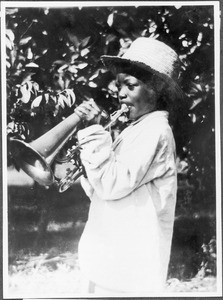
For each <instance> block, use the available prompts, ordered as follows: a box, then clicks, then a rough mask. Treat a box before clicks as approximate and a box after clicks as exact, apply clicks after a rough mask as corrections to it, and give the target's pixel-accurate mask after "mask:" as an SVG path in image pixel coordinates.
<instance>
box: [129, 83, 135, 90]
mask: <svg viewBox="0 0 223 300" xmlns="http://www.w3.org/2000/svg"><path fill="white" fill-rule="evenodd" d="M127 87H128V88H129V90H130V91H133V90H134V88H135V87H136V85H135V84H132V83H128V84H127Z"/></svg>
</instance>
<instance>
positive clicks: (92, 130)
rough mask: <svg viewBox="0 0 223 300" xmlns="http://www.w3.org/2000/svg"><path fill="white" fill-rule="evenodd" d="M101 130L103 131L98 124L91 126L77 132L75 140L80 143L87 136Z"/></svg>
mask: <svg viewBox="0 0 223 300" xmlns="http://www.w3.org/2000/svg"><path fill="white" fill-rule="evenodd" d="M101 130H104V127H103V126H102V125H99V124H95V125H91V126H89V127H86V128H84V129H81V130H79V131H78V133H77V138H78V140H79V141H80V140H82V139H83V138H85V137H86V136H89V135H91V134H94V133H96V132H98V131H101Z"/></svg>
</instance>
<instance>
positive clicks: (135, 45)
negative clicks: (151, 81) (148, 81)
mask: <svg viewBox="0 0 223 300" xmlns="http://www.w3.org/2000/svg"><path fill="white" fill-rule="evenodd" d="M101 60H102V62H103V64H104V65H105V67H107V68H108V69H110V70H111V71H113V72H115V70H116V68H117V67H122V66H127V65H131V66H136V67H137V68H139V69H143V70H145V71H147V72H150V73H152V74H156V75H157V76H159V77H161V78H162V79H163V80H164V81H166V82H167V83H168V84H169V87H170V88H171V90H172V91H173V92H174V93H176V94H177V96H180V97H182V94H183V93H182V90H181V88H180V87H179V71H180V66H181V63H180V60H179V57H178V55H177V53H176V52H175V51H174V50H173V49H172V48H171V47H169V46H168V45H166V44H165V43H163V42H161V41H158V40H156V39H154V38H148V37H139V38H137V39H136V40H135V41H133V42H132V44H131V46H130V47H129V48H128V49H127V50H126V52H125V53H124V54H123V55H122V56H109V55H103V56H101Z"/></svg>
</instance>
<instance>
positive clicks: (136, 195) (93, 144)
mask: <svg viewBox="0 0 223 300" xmlns="http://www.w3.org/2000/svg"><path fill="white" fill-rule="evenodd" d="M101 59H102V62H103V63H104V65H105V66H106V67H107V68H108V69H110V70H111V71H112V72H113V73H114V74H115V75H116V86H117V91H118V92H117V93H118V98H119V102H120V104H126V105H127V106H128V108H129V119H130V120H132V122H131V124H130V125H129V126H128V127H127V128H126V129H125V130H123V131H122V133H121V134H120V135H119V136H118V137H117V138H116V140H115V141H114V142H112V138H111V135H110V133H109V132H108V131H106V130H105V129H104V128H103V127H102V126H101V125H99V124H97V122H98V119H99V117H100V116H99V114H100V109H99V108H98V107H97V105H96V104H95V102H91V101H88V102H84V103H83V104H81V105H80V106H78V107H77V108H76V109H75V112H76V114H77V115H78V116H79V117H80V118H81V119H83V120H87V121H89V122H91V124H92V123H93V125H91V126H89V127H87V128H85V129H83V130H80V131H79V132H78V139H79V142H80V143H81V144H82V149H81V160H82V163H83V165H84V167H85V170H86V174H87V178H84V177H82V179H81V182H82V186H83V188H84V190H85V192H86V194H87V195H88V196H89V198H90V200H91V204H90V210H89V216H88V221H87V223H86V226H85V229H84V232H83V234H82V237H81V239H80V242H79V261H80V268H81V271H82V273H83V277H84V278H85V282H86V283H87V290H85V291H88V292H93V293H98V294H99V293H100V294H101V293H104V295H107V294H114V295H115V294H117V293H134V294H135V293H137V295H140V294H145V293H146V294H147V293H157V292H158V293H159V292H162V291H163V290H164V287H165V281H166V277H167V271H168V264H169V259H170V251H171V241H172V234H173V223H174V213H175V205H176V192H177V171H176V153H175V141H174V137H173V133H172V130H171V127H170V125H169V122H168V115H169V112H171V109H172V107H173V104H174V101H180V98H181V97H182V92H181V90H180V88H179V86H178V83H177V81H178V75H179V67H180V62H179V59H178V56H177V54H176V52H175V51H174V50H173V49H172V48H170V47H169V46H167V45H166V44H164V43H163V42H161V41H158V40H156V39H152V38H144V37H140V38H138V39H136V40H135V41H134V42H132V44H131V46H130V48H129V49H127V51H126V52H125V54H124V55H123V56H122V57H118V56H102V58H101ZM168 111H169V112H168Z"/></svg>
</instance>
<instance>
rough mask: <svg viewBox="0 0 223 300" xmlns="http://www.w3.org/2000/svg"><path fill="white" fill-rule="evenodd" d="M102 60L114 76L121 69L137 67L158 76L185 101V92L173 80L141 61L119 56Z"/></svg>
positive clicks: (102, 57) (103, 57) (107, 56)
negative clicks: (127, 66)
mask: <svg viewBox="0 0 223 300" xmlns="http://www.w3.org/2000/svg"><path fill="white" fill-rule="evenodd" d="M101 60H102V62H103V64H104V66H105V67H106V68H107V69H108V70H110V71H111V72H112V73H113V74H114V75H116V74H117V73H120V69H121V68H122V66H123V67H124V66H126V65H129V66H136V67H137V68H139V69H142V70H144V71H146V72H149V73H152V74H155V75H157V76H158V77H160V78H162V79H163V80H164V81H165V82H166V83H167V84H168V85H169V87H170V89H171V92H172V93H173V94H174V95H175V96H176V97H177V98H180V99H183V97H184V96H183V91H182V89H181V88H180V86H179V84H178V83H177V82H176V81H175V80H173V79H172V78H170V77H169V76H167V75H165V74H162V73H160V72H158V71H157V70H154V69H153V68H151V67H150V66H148V65H146V64H144V63H142V62H139V61H134V60H130V59H126V58H122V57H119V56H109V55H103V56H101Z"/></svg>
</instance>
